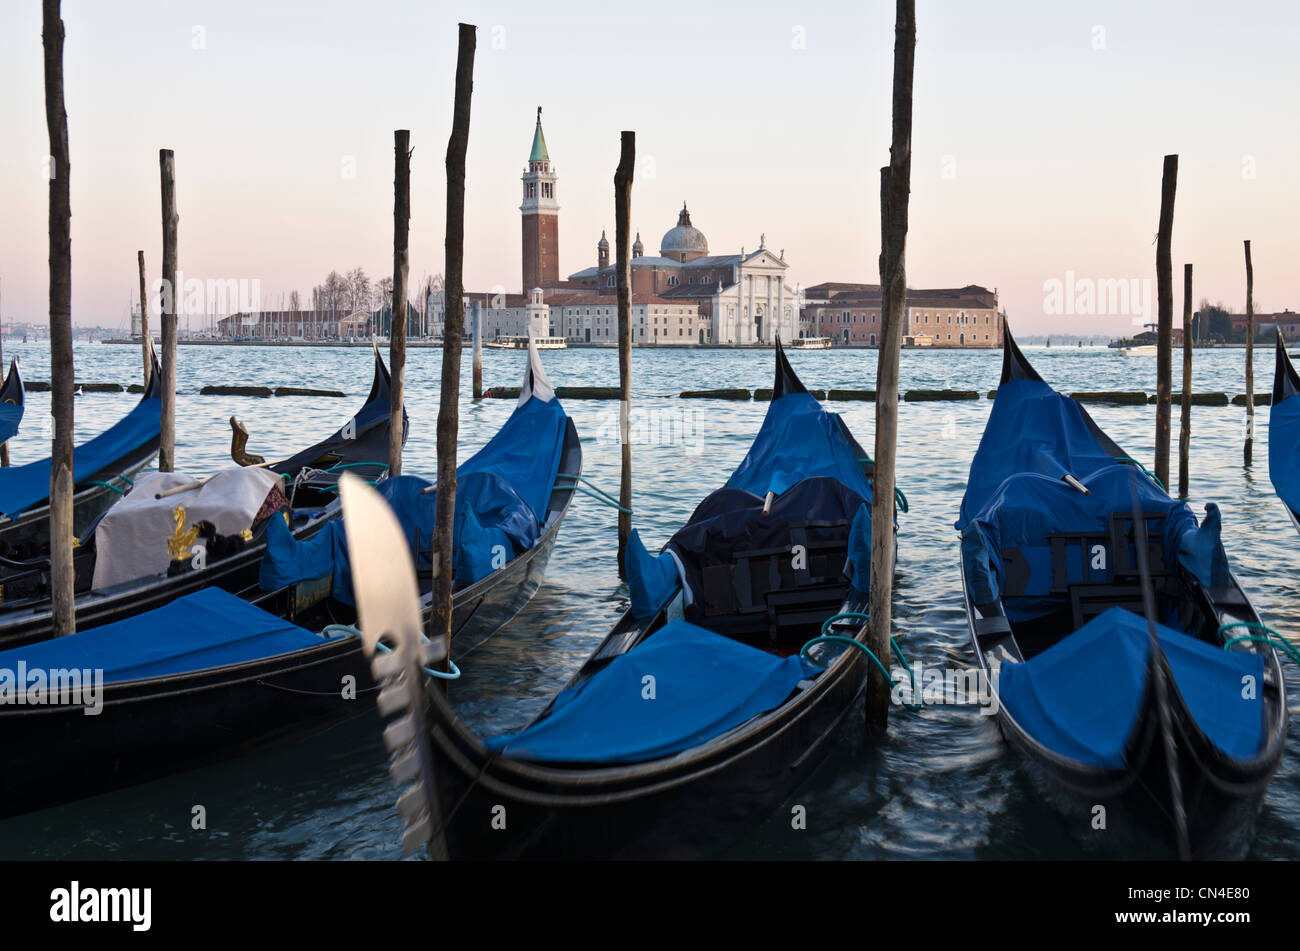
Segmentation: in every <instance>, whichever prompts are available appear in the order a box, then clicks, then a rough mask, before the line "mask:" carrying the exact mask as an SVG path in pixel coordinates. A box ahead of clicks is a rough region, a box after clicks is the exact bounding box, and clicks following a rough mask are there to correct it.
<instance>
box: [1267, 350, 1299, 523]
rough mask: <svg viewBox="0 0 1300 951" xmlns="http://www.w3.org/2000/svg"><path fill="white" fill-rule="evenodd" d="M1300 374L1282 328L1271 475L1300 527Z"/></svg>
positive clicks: (1271, 415)
mask: <svg viewBox="0 0 1300 951" xmlns="http://www.w3.org/2000/svg"><path fill="white" fill-rule="evenodd" d="M1298 394H1300V376H1298V375H1297V374H1296V371H1295V367H1294V366H1292V365H1291V358H1290V357H1289V356H1287V352H1286V341H1285V340H1283V339H1282V331H1280V330H1279V331H1278V332H1277V366H1276V368H1275V369H1274V371H1273V399H1272V401H1271V402H1270V405H1269V410H1268V477H1269V479H1270V480H1272V482H1273V488H1274V489H1275V490H1276V491H1277V497H1278V498H1279V499H1281V500H1282V504H1283V505H1285V506H1286V514H1287V515H1288V516H1289V517H1290V519H1291V524H1292V525H1294V526H1295V527H1296V530H1297V531H1300V399H1297V398H1296V396H1297V395H1298Z"/></svg>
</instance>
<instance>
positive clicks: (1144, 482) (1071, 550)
mask: <svg viewBox="0 0 1300 951" xmlns="http://www.w3.org/2000/svg"><path fill="white" fill-rule="evenodd" d="M1120 455H1121V450H1120V449H1119V447H1118V446H1115V445H1114V443H1112V442H1110V440H1109V439H1108V438H1107V437H1106V435H1105V434H1104V433H1102V432H1101V431H1100V430H1099V429H1097V427H1096V424H1094V423H1093V422H1092V420H1091V418H1090V417H1088V415H1087V414H1086V413H1085V412H1084V410H1083V408H1082V407H1080V406H1079V404H1078V403H1077V402H1076V401H1075V400H1073V399H1070V398H1069V397H1065V396H1062V395H1061V394H1059V393H1057V392H1056V391H1055V390H1053V389H1052V388H1051V387H1050V386H1048V384H1047V383H1045V382H1043V381H1042V380H1032V379H1010V380H1005V381H1003V383H1002V384H1001V385H1000V386H999V387H998V393H997V397H996V399H995V400H994V403H993V410H992V412H991V413H990V414H989V421H988V424H987V425H986V427H985V429H984V435H983V437H982V438H981V439H980V445H979V449H978V450H977V451H976V453H975V458H974V460H973V461H972V462H971V468H970V476H969V478H968V480H967V486H966V494H965V496H964V497H963V499H962V503H961V517H960V518H959V519H958V521H957V528H958V529H959V530H960V531H961V533H962V539H961V554H962V564H963V567H964V569H965V572H966V583H967V587H968V589H969V592H970V595H971V598H972V600H973V601H974V602H975V603H976V604H977V605H984V604H989V603H991V602H993V601H996V600H998V598H1002V599H1003V602H1004V605H1005V607H1006V614H1007V617H1008V618H1010V620H1011V621H1012V622H1016V621H1023V620H1028V619H1032V618H1035V617H1040V616H1042V615H1044V614H1048V613H1051V612H1052V611H1055V610H1059V609H1060V608H1061V607H1062V605H1063V603H1064V595H1062V594H1060V593H1059V592H1058V593H1056V594H1052V593H1051V589H1052V587H1053V580H1054V579H1053V572H1052V568H1053V565H1052V548H1051V543H1050V541H1049V539H1048V537H1047V536H1048V535H1049V534H1058V535H1059V534H1064V535H1069V534H1083V533H1087V534H1096V533H1105V532H1108V531H1109V527H1110V517H1111V515H1112V514H1116V513H1121V514H1128V513H1131V512H1132V511H1133V493H1134V490H1135V489H1136V493H1137V498H1138V505H1139V506H1140V508H1141V510H1142V512H1143V514H1144V515H1154V516H1158V517H1160V518H1161V519H1162V521H1161V522H1157V523H1156V524H1155V525H1154V526H1151V528H1152V530H1153V531H1156V532H1158V533H1160V539H1159V540H1160V541H1161V543H1162V545H1163V548H1164V561H1165V564H1166V565H1169V566H1173V565H1175V564H1181V565H1182V566H1183V567H1184V568H1186V569H1187V570H1188V571H1190V572H1191V573H1192V574H1194V575H1195V576H1196V577H1197V578H1198V579H1199V580H1200V582H1201V583H1202V584H1203V585H1206V586H1210V585H1219V584H1223V583H1225V582H1226V580H1227V577H1228V567H1227V555H1226V554H1225V553H1224V551H1223V545H1222V543H1221V541H1220V537H1219V534H1220V527H1221V521H1220V516H1219V510H1218V507H1217V506H1215V505H1213V504H1210V505H1207V506H1206V511H1207V513H1208V516H1207V518H1206V520H1205V524H1204V525H1202V526H1200V527H1199V528H1198V527H1197V524H1196V516H1195V515H1193V514H1192V510H1191V509H1190V508H1189V507H1188V506H1187V504H1186V503H1184V502H1180V501H1178V500H1177V499H1173V498H1170V496H1169V494H1168V493H1167V492H1166V491H1165V490H1164V489H1162V488H1161V487H1160V486H1159V485H1158V484H1157V483H1156V481H1155V480H1154V479H1153V478H1152V477H1151V476H1149V475H1148V474H1146V473H1145V472H1143V471H1141V470H1139V469H1138V468H1136V467H1135V466H1132V465H1131V464H1126V463H1121V462H1119V461H1117V457H1119V456H1120ZM1067 473H1068V474H1070V475H1072V476H1074V477H1075V478H1076V479H1078V481H1079V482H1081V483H1082V484H1083V485H1084V486H1086V487H1087V488H1088V490H1089V491H1090V493H1091V494H1090V495H1084V494H1083V493H1082V492H1080V491H1079V490H1078V489H1076V488H1074V487H1073V486H1071V485H1070V484H1069V483H1067V482H1064V481H1063V480H1062V476H1064V475H1065V474H1067ZM1013 553H1014V556H1013ZM1116 554H1117V553H1115V552H1110V551H1107V552H1106V553H1105V560H1104V563H1102V564H1098V563H1096V562H1095V561H1094V553H1093V552H1092V551H1091V550H1089V549H1086V548H1085V547H1083V546H1079V545H1077V544H1076V545H1073V546H1072V547H1070V546H1067V549H1066V559H1065V566H1064V567H1065V571H1066V578H1065V580H1066V582H1067V583H1077V582H1081V581H1084V580H1085V578H1089V579H1090V580H1092V581H1096V582H1105V581H1109V580H1110V579H1111V570H1112V569H1113V567H1114V565H1115V563H1116V561H1117V558H1116ZM1012 557H1014V565H1011V564H1009V560H1010V559H1011V558H1012ZM1126 563H1127V564H1129V565H1133V564H1136V552H1135V551H1133V546H1132V545H1131V544H1130V545H1129V552H1128V554H1127V558H1126ZM1085 566H1086V568H1087V572H1086V573H1085ZM1009 576H1010V577H1009Z"/></svg>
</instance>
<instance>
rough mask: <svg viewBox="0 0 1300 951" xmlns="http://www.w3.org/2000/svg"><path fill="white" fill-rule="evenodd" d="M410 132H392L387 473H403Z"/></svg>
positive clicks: (408, 264)
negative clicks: (391, 321)
mask: <svg viewBox="0 0 1300 951" xmlns="http://www.w3.org/2000/svg"><path fill="white" fill-rule="evenodd" d="M410 236H411V133H410V130H408V129H398V130H397V131H395V132H394V133H393V302H392V307H393V326H392V328H391V329H390V330H389V332H388V363H389V373H390V376H391V377H392V381H393V385H392V387H391V389H390V391H389V407H390V413H389V417H388V475H389V476H390V477H391V476H398V475H401V474H402V435H403V430H405V428H406V427H405V426H403V425H402V419H403V400H404V398H405V393H404V389H403V384H404V381H405V379H406V296H407V295H406V279H407V275H408V273H409V272H410V260H409V256H408V248H409V245H410Z"/></svg>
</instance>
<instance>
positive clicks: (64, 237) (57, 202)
mask: <svg viewBox="0 0 1300 951" xmlns="http://www.w3.org/2000/svg"><path fill="white" fill-rule="evenodd" d="M41 19H42V27H41V36H42V39H43V41H44V46H45V123H46V125H47V126H48V128H49V135H50V190H49V199H50V217H49V229H50V390H51V392H50V413H51V415H53V417H54V445H53V447H52V451H51V453H50V586H51V588H52V593H53V598H52V601H53V605H52V606H53V621H54V634H55V636H56V637H66V636H67V635H69V634H74V633H76V629H77V610H76V601H75V594H74V592H73V582H74V580H75V577H74V573H73V567H72V547H73V541H74V539H73V535H72V533H73V524H72V480H73V475H72V473H73V469H72V423H73V395H72V394H73V368H72V190H71V187H70V184H71V183H70V173H71V167H70V164H69V161H68V113H67V110H66V109H65V107H64V102H63V38H64V33H63V20H62V18H61V15H60V0H44V2H43V4H42V11H41Z"/></svg>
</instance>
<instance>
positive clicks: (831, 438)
mask: <svg viewBox="0 0 1300 951" xmlns="http://www.w3.org/2000/svg"><path fill="white" fill-rule="evenodd" d="M814 476H830V477H831V478H834V479H838V480H839V481H840V482H842V483H844V485H846V486H848V487H849V488H850V489H853V490H854V491H856V492H857V493H858V494H859V495H861V496H862V497H863V498H866V499H870V498H871V489H870V487H869V486H868V485H867V477H866V476H865V475H863V474H862V467H861V466H860V465H859V464H858V459H857V453H856V452H855V451H854V450H853V446H852V445H851V444H850V443H849V440H848V438H847V437H846V436H845V435H844V430H843V429H842V428H841V426H840V422H839V417H838V416H835V415H834V414H832V413H828V412H826V410H824V409H823V408H822V406H821V404H820V403H818V402H817V400H816V399H814V398H813V396H812V394H810V393H806V392H804V393H789V394H787V395H785V396H782V397H780V398H779V399H776V400H773V401H772V404H771V405H770V406H769V407H768V408H767V415H766V416H764V417H763V425H762V427H761V428H760V429H759V431H758V435H757V436H755V437H754V443H753V445H752V446H750V447H749V452H748V453H747V454H746V455H745V458H744V459H743V460H742V461H741V463H740V465H739V466H738V467H737V468H736V471H735V472H733V473H732V474H731V478H730V479H729V480H728V481H727V486H728V487H730V488H733V489H744V490H745V491H746V492H751V493H753V494H754V495H757V496H758V497H759V498H763V497H764V496H766V495H767V493H768V492H774V493H776V494H777V495H780V494H781V493H782V492H784V491H785V490H786V489H788V488H790V486H792V485H794V484H795V483H796V482H799V481H800V480H802V479H808V478H812V477H814Z"/></svg>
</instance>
